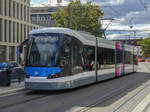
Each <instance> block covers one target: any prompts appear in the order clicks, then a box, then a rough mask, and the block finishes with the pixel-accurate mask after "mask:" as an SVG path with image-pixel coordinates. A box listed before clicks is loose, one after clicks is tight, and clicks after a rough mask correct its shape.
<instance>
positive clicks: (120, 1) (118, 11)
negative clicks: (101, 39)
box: [31, 0, 150, 39]
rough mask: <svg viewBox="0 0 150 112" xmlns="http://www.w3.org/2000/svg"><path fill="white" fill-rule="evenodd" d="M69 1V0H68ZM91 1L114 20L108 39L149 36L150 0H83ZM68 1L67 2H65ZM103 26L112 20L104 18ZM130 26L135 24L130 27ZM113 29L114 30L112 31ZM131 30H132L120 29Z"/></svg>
mask: <svg viewBox="0 0 150 112" xmlns="http://www.w3.org/2000/svg"><path fill="white" fill-rule="evenodd" d="M47 1H48V0H31V4H32V5H37V4H39V3H43V2H47ZM66 1H67V0H66ZM82 1H91V2H93V3H95V4H97V5H98V6H100V8H101V9H102V11H103V12H104V17H103V18H111V19H113V21H112V22H111V24H110V25H109V27H108V28H107V30H108V31H107V32H106V34H107V38H108V39H120V38H126V39H127V38H129V37H130V38H134V35H133V34H134V33H133V30H137V31H136V38H143V37H147V36H148V35H149V34H150V0H82ZM63 3H66V2H63ZM102 23H103V28H104V29H105V28H106V26H107V25H108V24H109V23H110V20H103V21H102ZM130 26H133V27H132V28H130ZM110 30H113V31H110ZM120 30H130V31H120Z"/></svg>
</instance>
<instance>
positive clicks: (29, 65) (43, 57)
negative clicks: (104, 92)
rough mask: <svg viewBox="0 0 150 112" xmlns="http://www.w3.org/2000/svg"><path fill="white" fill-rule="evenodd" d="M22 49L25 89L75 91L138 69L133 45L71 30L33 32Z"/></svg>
mask: <svg viewBox="0 0 150 112" xmlns="http://www.w3.org/2000/svg"><path fill="white" fill-rule="evenodd" d="M23 46H26V53H25V55H26V56H25V64H24V65H25V66H24V71H25V73H26V79H25V88H26V89H31V90H62V89H73V88H77V87H80V86H84V85H88V84H92V83H95V82H99V81H103V80H106V79H110V78H114V77H119V76H122V75H126V74H129V73H132V72H136V70H137V66H136V64H135V62H134V56H135V55H136V53H135V51H134V47H133V46H129V45H125V44H123V43H121V42H114V41H109V40H106V39H103V38H99V37H95V36H93V35H91V34H89V33H86V32H80V31H74V30H71V29H68V28H59V27H51V28H42V29H36V30H33V31H31V32H30V33H29V38H28V39H27V40H25V41H24V42H23V43H22V44H21V45H20V47H19V52H20V53H22V52H23V51H22V48H23Z"/></svg>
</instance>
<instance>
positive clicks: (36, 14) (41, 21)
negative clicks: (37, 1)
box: [31, 6, 58, 27]
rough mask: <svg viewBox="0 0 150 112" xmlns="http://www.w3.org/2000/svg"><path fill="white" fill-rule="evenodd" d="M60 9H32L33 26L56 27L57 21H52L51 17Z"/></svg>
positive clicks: (51, 7)
mask: <svg viewBox="0 0 150 112" xmlns="http://www.w3.org/2000/svg"><path fill="white" fill-rule="evenodd" d="M57 8H58V7H53V6H50V7H32V8H31V21H32V23H33V24H37V25H41V26H45V27H53V26H55V21H54V20H53V19H52V17H51V15H52V14H53V13H54V12H56V10H57Z"/></svg>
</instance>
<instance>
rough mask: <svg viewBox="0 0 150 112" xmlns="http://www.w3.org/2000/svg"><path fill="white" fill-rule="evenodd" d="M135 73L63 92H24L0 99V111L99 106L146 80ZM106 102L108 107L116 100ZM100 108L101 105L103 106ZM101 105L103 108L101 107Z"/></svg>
mask: <svg viewBox="0 0 150 112" xmlns="http://www.w3.org/2000/svg"><path fill="white" fill-rule="evenodd" d="M141 71H143V72H137V73H134V74H132V75H127V76H125V77H120V78H117V79H113V80H108V81H104V82H101V83H97V84H93V85H89V86H86V87H81V88H78V89H74V90H66V91H51V92H48V91H45V92H40V91H38V92H37V91H27V92H22V93H18V94H14V95H9V96H5V97H0V112H66V111H67V112H71V111H78V112H79V111H80V110H83V109H84V107H91V106H93V105H94V104H96V103H97V102H101V103H103V102H104V101H106V100H109V99H111V98H113V97H115V96H117V95H120V94H121V95H122V96H124V95H126V94H128V92H130V91H132V90H134V89H135V88H137V87H138V86H140V85H142V84H143V83H145V82H146V81H148V80H150V75H149V73H146V72H145V70H141ZM117 100H118V99H117V98H116V99H115V100H112V101H110V102H109V103H107V105H110V104H112V103H114V102H115V101H117ZM107 105H104V106H107ZM102 106H103V105H102Z"/></svg>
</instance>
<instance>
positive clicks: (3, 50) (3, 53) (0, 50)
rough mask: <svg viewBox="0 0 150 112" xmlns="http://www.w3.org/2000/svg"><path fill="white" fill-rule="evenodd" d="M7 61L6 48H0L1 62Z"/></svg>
mask: <svg viewBox="0 0 150 112" xmlns="http://www.w3.org/2000/svg"><path fill="white" fill-rule="evenodd" d="M4 61H6V46H0V62H4Z"/></svg>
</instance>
